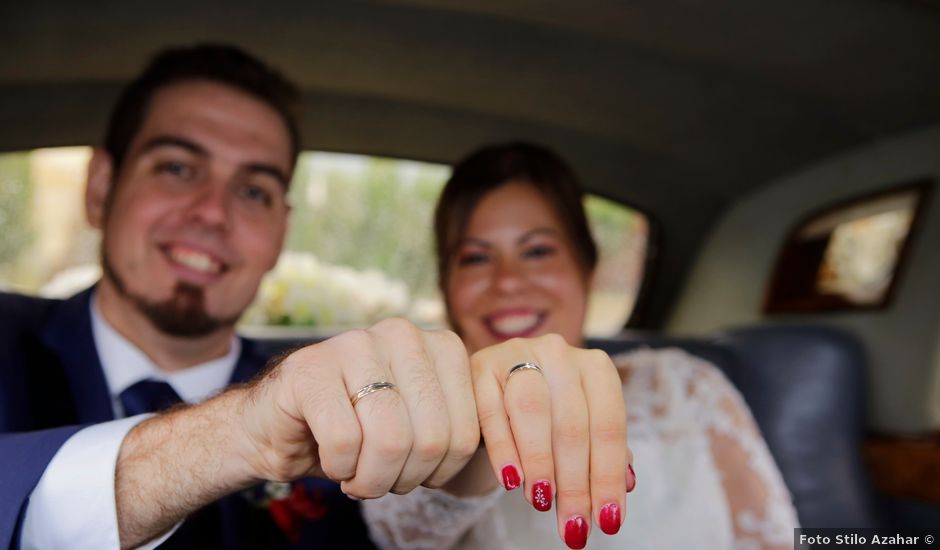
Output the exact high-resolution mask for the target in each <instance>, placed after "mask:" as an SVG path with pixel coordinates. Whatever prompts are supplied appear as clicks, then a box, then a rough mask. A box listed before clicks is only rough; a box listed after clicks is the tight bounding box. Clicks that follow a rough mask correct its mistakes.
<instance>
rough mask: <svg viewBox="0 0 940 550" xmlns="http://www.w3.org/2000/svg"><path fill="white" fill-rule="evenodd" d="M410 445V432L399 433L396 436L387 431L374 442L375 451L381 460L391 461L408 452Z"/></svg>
mask: <svg viewBox="0 0 940 550" xmlns="http://www.w3.org/2000/svg"><path fill="white" fill-rule="evenodd" d="M411 445H412V436H411V434H407V435H406V434H404V433H401V434H400V435H399V436H397V437H396V436H395V434H394V433H391V432H387V433H385V434H383V437H382V439H381V440H380V441H378V442H377V443H376V445H375V451H376V453H377V454H378V456H379V458H381V459H382V460H386V461H389V462H392V461H396V460H398V459H400V458H401V457H402V456H405V455H407V454H408V452H409V451H411Z"/></svg>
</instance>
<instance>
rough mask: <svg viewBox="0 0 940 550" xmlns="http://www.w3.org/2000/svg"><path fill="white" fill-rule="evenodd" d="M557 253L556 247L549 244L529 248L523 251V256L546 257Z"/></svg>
mask: <svg viewBox="0 0 940 550" xmlns="http://www.w3.org/2000/svg"><path fill="white" fill-rule="evenodd" d="M554 253H555V247H553V246H547V245H539V246H533V247H530V248H527V249H526V250H525V252H523V254H522V255H523V256H524V257H526V258H535V259H538V258H544V257H546V256H551V255H553V254H554Z"/></svg>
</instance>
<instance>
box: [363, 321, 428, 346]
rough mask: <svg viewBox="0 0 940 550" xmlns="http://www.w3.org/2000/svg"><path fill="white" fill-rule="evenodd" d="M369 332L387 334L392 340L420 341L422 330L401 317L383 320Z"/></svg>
mask: <svg viewBox="0 0 940 550" xmlns="http://www.w3.org/2000/svg"><path fill="white" fill-rule="evenodd" d="M369 331H375V332H382V333H385V334H387V335H388V336H389V337H390V338H394V339H396V340H397V339H399V338H401V339H406V340H407V341H413V340H416V339H418V338H419V337H420V333H421V331H420V329H418V327H416V326H415V325H414V324H412V323H411V321H407V320H405V319H402V318H401V317H390V318H388V319H383V320H381V321H379V322H378V323H376V324H375V325H373V326H372V328H370V329H369Z"/></svg>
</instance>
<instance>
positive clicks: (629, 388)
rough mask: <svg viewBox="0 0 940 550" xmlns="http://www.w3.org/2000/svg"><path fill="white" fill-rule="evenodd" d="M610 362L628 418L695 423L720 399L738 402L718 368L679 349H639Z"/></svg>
mask: <svg viewBox="0 0 940 550" xmlns="http://www.w3.org/2000/svg"><path fill="white" fill-rule="evenodd" d="M611 359H612V360H613V362H614V364H615V365H616V366H617V368H618V369H619V370H620V373H621V378H622V380H623V382H624V396H625V398H626V399H627V406H628V408H629V409H630V412H631V416H638V417H647V416H650V417H658V418H665V417H669V418H672V419H673V420H676V421H678V420H679V419H681V418H686V421H685V422H691V423H693V424H696V423H698V422H700V421H701V420H703V419H702V418H701V415H702V414H706V413H707V414H710V413H711V411H713V410H714V409H716V408H717V407H718V403H719V402H721V401H722V400H727V399H728V398H729V397H730V398H731V400H732V401H735V402H737V401H739V397H738V394H737V390H736V389H734V386H732V385H731V383H730V382H729V381H728V379H727V377H725V375H724V373H723V372H722V371H721V370H720V369H719V368H718V367H716V366H715V365H714V364H712V363H711V362H709V361H707V360H705V359H702V358H701V357H697V356H695V355H692V354H691V353H689V352H687V351H685V350H683V349H680V348H660V349H651V348H641V349H637V350H633V351H630V352H627V353H622V354H618V355H615V356H613V357H611Z"/></svg>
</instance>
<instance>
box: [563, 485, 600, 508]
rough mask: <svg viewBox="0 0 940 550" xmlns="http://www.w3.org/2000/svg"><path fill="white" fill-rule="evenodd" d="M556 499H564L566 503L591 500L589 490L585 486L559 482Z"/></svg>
mask: <svg viewBox="0 0 940 550" xmlns="http://www.w3.org/2000/svg"><path fill="white" fill-rule="evenodd" d="M556 494H557V495H558V500H564V501H566V502H568V504H572V503H574V504H575V505H576V506H577V504H578V503H589V502H590V501H591V491H590V490H589V489H588V488H587V487H567V486H563V485H561V484H559V487H558V491H557V492H556Z"/></svg>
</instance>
